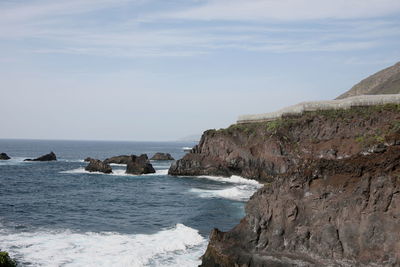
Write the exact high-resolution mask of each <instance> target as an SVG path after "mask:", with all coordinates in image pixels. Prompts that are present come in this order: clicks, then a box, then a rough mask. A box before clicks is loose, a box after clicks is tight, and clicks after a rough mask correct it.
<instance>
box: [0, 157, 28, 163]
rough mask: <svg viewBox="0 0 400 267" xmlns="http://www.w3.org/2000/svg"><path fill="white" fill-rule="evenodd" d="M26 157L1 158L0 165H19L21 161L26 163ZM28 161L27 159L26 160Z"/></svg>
mask: <svg viewBox="0 0 400 267" xmlns="http://www.w3.org/2000/svg"><path fill="white" fill-rule="evenodd" d="M24 159H26V158H22V157H12V158H11V159H9V160H0V165H19V164H21V163H24ZM25 163H27V161H25Z"/></svg>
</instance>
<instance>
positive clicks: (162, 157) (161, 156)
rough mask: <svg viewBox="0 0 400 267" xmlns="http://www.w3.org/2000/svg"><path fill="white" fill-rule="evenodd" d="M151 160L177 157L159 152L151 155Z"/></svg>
mask: <svg viewBox="0 0 400 267" xmlns="http://www.w3.org/2000/svg"><path fill="white" fill-rule="evenodd" d="M151 160H175V159H174V158H173V157H172V156H171V154H169V153H160V152H158V153H156V154H154V156H153V157H151Z"/></svg>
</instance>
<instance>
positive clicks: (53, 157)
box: [24, 152, 57, 161]
mask: <svg viewBox="0 0 400 267" xmlns="http://www.w3.org/2000/svg"><path fill="white" fill-rule="evenodd" d="M54 160H57V157H56V154H54V152H50V153H49V154H46V155H43V156H41V157H38V158H36V159H25V160H24V161H54Z"/></svg>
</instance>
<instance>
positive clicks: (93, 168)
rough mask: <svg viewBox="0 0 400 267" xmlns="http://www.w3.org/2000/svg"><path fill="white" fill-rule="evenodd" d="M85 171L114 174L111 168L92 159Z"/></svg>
mask: <svg viewBox="0 0 400 267" xmlns="http://www.w3.org/2000/svg"><path fill="white" fill-rule="evenodd" d="M85 170H86V171H88V172H102V173H112V168H111V166H110V165H109V164H108V163H105V162H103V161H101V160H98V159H90V161H89V165H87V166H86V168H85Z"/></svg>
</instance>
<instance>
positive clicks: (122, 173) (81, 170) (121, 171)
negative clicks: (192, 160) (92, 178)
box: [60, 167, 168, 176]
mask: <svg viewBox="0 0 400 267" xmlns="http://www.w3.org/2000/svg"><path fill="white" fill-rule="evenodd" d="M125 171H126V170H125V169H114V170H113V172H112V173H107V174H106V173H102V172H89V171H86V170H85V168H83V167H80V168H77V169H73V170H68V171H62V172H60V173H68V174H93V175H99V174H101V175H114V176H138V175H133V174H127V173H125ZM167 174H168V169H164V170H156V172H155V173H149V174H143V175H144V176H155V175H167Z"/></svg>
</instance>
